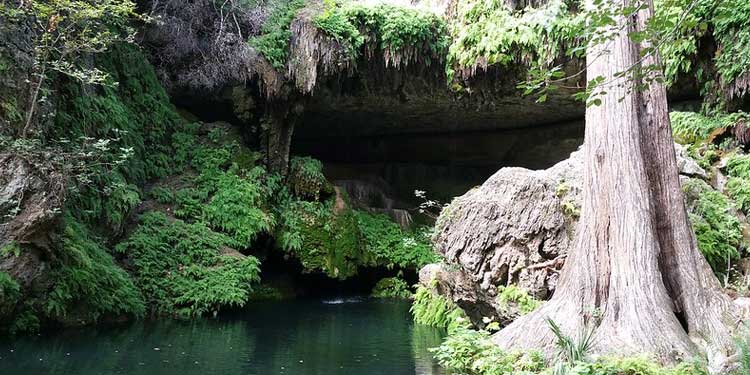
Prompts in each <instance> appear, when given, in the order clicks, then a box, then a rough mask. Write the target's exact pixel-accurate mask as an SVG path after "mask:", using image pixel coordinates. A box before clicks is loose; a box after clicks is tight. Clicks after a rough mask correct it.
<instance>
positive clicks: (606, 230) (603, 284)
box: [494, 0, 735, 364]
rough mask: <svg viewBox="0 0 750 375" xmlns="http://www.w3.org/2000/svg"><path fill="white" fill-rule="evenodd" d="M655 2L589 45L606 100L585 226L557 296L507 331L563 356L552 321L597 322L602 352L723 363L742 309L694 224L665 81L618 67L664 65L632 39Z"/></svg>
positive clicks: (588, 163)
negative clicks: (701, 246) (706, 254)
mask: <svg viewBox="0 0 750 375" xmlns="http://www.w3.org/2000/svg"><path fill="white" fill-rule="evenodd" d="M609 1H610V2H611V3H612V4H615V5H617V6H622V7H627V6H638V4H633V2H632V1H630V0H609ZM646 1H648V7H646V9H643V10H641V11H639V12H638V13H637V14H635V15H633V16H631V17H627V18H625V17H620V19H619V20H618V23H619V25H620V26H622V27H621V28H620V31H619V33H618V34H617V35H616V36H615V38H614V39H613V40H612V41H611V42H605V43H600V44H591V45H589V48H588V50H587V56H588V57H587V59H588V60H589V61H588V66H589V67H588V71H587V75H588V77H591V78H593V77H598V76H602V77H604V79H605V82H607V83H606V86H605V87H602V88H601V89H602V90H604V91H606V94H604V95H602V96H600V97H599V98H600V99H601V100H602V103H601V105H594V106H589V107H588V108H587V110H586V132H585V142H584V146H583V152H584V160H585V161H584V168H585V172H584V188H583V204H582V213H581V220H580V221H579V224H578V225H579V227H578V232H577V233H578V235H577V238H576V241H575V245H574V246H573V248H572V249H571V251H570V253H569V255H568V260H567V262H566V263H565V266H564V268H563V271H562V275H561V278H560V282H559V284H558V287H557V291H556V292H555V294H554V295H553V296H552V299H551V300H550V301H548V302H547V303H545V304H544V305H543V306H542V307H540V308H539V309H538V310H537V311H534V312H532V313H531V314H529V315H526V316H524V317H521V318H520V319H518V320H516V321H515V322H514V323H512V324H511V325H509V326H508V327H506V328H505V329H503V330H502V331H500V332H498V333H497V334H496V335H495V336H494V340H495V342H497V343H498V344H499V345H501V346H502V347H505V348H507V349H512V350H518V349H527V350H528V349H541V350H542V351H545V352H547V353H548V354H552V353H553V352H554V351H555V350H556V348H555V342H556V337H555V336H554V334H553V333H552V332H551V330H550V329H549V327H548V324H547V323H546V319H547V318H550V319H552V320H554V321H555V322H556V323H557V324H558V325H559V326H560V327H561V328H562V330H563V332H565V333H566V334H568V335H571V336H577V335H581V334H583V332H584V331H585V330H588V329H593V330H595V331H594V343H593V347H592V353H596V354H607V355H636V354H646V355H650V356H653V357H654V358H655V359H657V360H658V361H660V362H661V363H664V364H673V363H676V362H678V361H680V360H685V359H689V358H692V357H694V356H696V355H699V354H707V355H709V357H710V358H711V359H712V360H718V361H720V360H721V359H722V358H726V356H727V355H729V353H730V351H731V350H732V347H731V335H732V329H731V327H732V323H733V322H734V321H735V320H734V319H735V312H734V310H733V308H732V304H731V301H730V300H729V299H728V297H726V296H725V295H724V294H723V293H722V291H721V290H720V286H719V283H718V280H717V279H716V277H715V276H714V274H713V273H712V272H711V269H710V267H709V266H708V263H707V262H706V260H705V259H704V258H703V256H702V255H701V254H700V252H699V251H698V248H697V245H696V241H695V238H694V235H693V232H692V229H691V227H690V223H689V221H688V216H687V212H686V209H685V204H684V201H683V197H682V191H681V188H680V185H679V176H678V169H677V163H676V156H675V153H674V148H673V146H672V144H673V141H672V134H671V128H670V124H669V117H668V112H667V99H666V90H665V88H664V86H663V85H662V84H661V83H660V81H659V80H651V79H645V80H644V79H643V77H640V75H634V76H633V77H630V76H628V75H626V76H625V77H619V75H618V73H621V72H625V71H628V70H629V68H631V67H634V66H635V67H641V68H642V69H640V72H648V71H651V70H649V69H647V68H648V67H649V66H651V65H654V64H658V63H659V60H658V56H657V55H656V54H655V53H654V54H653V55H649V56H647V57H646V58H641V51H643V49H644V48H647V47H648V45H647V44H645V43H644V44H642V45H638V44H636V43H634V42H633V41H632V40H631V39H630V38H629V36H628V34H629V33H630V32H632V31H635V30H643V28H644V26H645V24H646V22H647V20H648V19H649V17H650V16H651V15H652V14H653V13H652V12H653V5H652V4H650V2H651V1H650V0H646ZM644 68H645V69H644ZM655 71H657V70H654V71H651V74H652V76H651V78H653V74H655V73H654V72H655ZM643 85H646V86H645V87H646V89H645V90H644V89H643V88H642V87H644V86H643ZM720 354H721V355H720Z"/></svg>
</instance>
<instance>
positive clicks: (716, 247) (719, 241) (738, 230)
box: [683, 179, 742, 273]
mask: <svg viewBox="0 0 750 375" xmlns="http://www.w3.org/2000/svg"><path fill="white" fill-rule="evenodd" d="M683 190H684V191H686V192H688V193H689V194H690V195H692V196H697V199H696V200H695V202H694V203H693V205H694V207H693V210H692V212H691V213H690V214H689V217H690V221H691V223H692V225H693V230H694V231H695V236H696V239H697V240H698V248H699V249H700V251H701V252H702V253H703V255H704V256H705V257H706V260H707V261H708V263H709V264H710V265H711V268H713V270H714V272H716V273H725V272H726V271H727V267H728V264H729V263H730V262H731V261H734V260H736V259H738V258H739V256H740V254H739V250H738V249H739V247H740V245H741V241H742V227H741V223H740V221H739V220H738V219H737V217H736V216H735V215H734V214H733V213H732V210H733V208H734V207H733V205H732V202H731V201H730V200H729V198H727V197H726V196H725V195H723V194H722V193H720V192H718V191H716V190H713V189H711V187H710V186H709V185H708V184H706V183H705V182H703V181H701V180H698V179H690V180H688V181H687V182H685V183H683Z"/></svg>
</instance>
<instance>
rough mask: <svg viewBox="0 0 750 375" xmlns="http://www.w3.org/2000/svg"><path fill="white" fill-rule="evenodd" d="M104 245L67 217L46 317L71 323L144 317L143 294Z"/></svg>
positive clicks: (44, 304) (45, 301)
mask: <svg viewBox="0 0 750 375" xmlns="http://www.w3.org/2000/svg"><path fill="white" fill-rule="evenodd" d="M101 241H102V240H101V239H99V238H97V237H96V236H94V235H93V234H92V233H91V232H90V231H89V229H88V228H87V227H86V226H85V224H83V223H81V222H79V221H77V220H76V219H74V218H73V217H72V216H71V215H70V214H66V215H65V228H64V230H63V236H62V244H63V252H62V253H61V254H60V259H59V261H58V262H57V263H56V264H54V265H53V269H54V270H53V272H52V274H51V279H52V280H55V283H54V286H53V287H52V289H51V290H50V291H49V294H48V295H47V296H46V299H45V300H44V302H43V310H44V313H45V314H46V315H48V316H50V317H52V318H55V319H56V320H61V321H71V323H90V322H95V321H97V320H98V319H99V318H101V317H103V316H109V317H117V316H122V315H125V316H135V317H141V316H143V315H144V313H145V305H144V301H143V297H142V296H141V292H140V291H139V290H138V289H137V288H136V286H135V285H134V284H133V281H132V279H131V278H130V276H129V275H128V274H127V273H126V272H125V270H123V269H122V268H120V267H119V266H118V265H117V264H116V263H115V261H114V259H113V258H112V256H111V255H110V254H109V252H108V251H107V249H106V248H105V247H104V246H103V244H102V242H101Z"/></svg>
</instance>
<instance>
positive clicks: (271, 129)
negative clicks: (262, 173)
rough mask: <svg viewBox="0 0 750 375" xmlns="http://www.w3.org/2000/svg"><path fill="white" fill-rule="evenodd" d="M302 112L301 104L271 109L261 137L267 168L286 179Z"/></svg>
mask: <svg viewBox="0 0 750 375" xmlns="http://www.w3.org/2000/svg"><path fill="white" fill-rule="evenodd" d="M302 111H303V106H302V104H301V103H295V104H287V105H278V106H277V105H274V106H270V107H269V109H268V115H267V117H266V120H265V124H264V125H263V134H262V135H261V137H262V139H263V143H264V144H263V146H264V147H263V149H264V151H265V152H266V166H267V167H268V170H269V171H270V172H271V173H278V174H279V175H281V176H282V177H286V175H287V172H288V170H289V155H290V151H291V146H292V135H293V134H294V125H295V123H296V122H297V120H298V119H299V117H300V115H301V114H302Z"/></svg>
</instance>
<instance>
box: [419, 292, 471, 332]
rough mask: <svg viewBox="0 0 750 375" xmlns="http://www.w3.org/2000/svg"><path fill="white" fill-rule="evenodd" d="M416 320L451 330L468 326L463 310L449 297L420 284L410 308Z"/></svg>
mask: <svg viewBox="0 0 750 375" xmlns="http://www.w3.org/2000/svg"><path fill="white" fill-rule="evenodd" d="M410 311H411V313H412V316H413V318H414V322H415V323H418V324H424V325H428V326H433V327H440V328H447V329H448V331H449V332H451V331H454V330H456V329H458V328H460V327H468V320H467V319H466V316H465V315H464V312H463V310H461V309H460V308H459V307H458V306H456V305H455V304H453V302H451V301H449V300H448V299H447V298H445V297H443V296H440V295H437V294H435V293H433V292H432V291H431V290H430V289H429V288H426V287H424V286H421V285H420V286H418V287H417V292H416V294H415V295H414V302H413V303H412V305H411V309H410Z"/></svg>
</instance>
